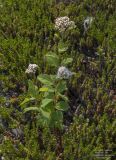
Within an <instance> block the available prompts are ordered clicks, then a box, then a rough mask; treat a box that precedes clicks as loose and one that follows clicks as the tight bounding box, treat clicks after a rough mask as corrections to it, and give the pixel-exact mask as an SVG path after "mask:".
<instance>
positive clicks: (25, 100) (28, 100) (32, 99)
mask: <svg viewBox="0 0 116 160" xmlns="http://www.w3.org/2000/svg"><path fill="white" fill-rule="evenodd" d="M34 100H35V98H33V97H32V98H25V99H24V101H23V102H22V103H21V104H20V106H23V105H24V104H25V103H28V102H30V101H34Z"/></svg>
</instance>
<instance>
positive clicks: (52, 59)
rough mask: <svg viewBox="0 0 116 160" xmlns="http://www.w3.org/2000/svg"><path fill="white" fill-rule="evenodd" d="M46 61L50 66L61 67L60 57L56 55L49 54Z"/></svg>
mask: <svg viewBox="0 0 116 160" xmlns="http://www.w3.org/2000/svg"><path fill="white" fill-rule="evenodd" d="M46 61H47V63H48V64H49V65H50V66H55V67H57V66H59V57H58V56H57V55H56V54H47V55H46Z"/></svg>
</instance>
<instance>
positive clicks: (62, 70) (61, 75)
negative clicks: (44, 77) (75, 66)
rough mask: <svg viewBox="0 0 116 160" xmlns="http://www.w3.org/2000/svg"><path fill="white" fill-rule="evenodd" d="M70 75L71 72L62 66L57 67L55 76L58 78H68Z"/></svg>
mask: <svg viewBox="0 0 116 160" xmlns="http://www.w3.org/2000/svg"><path fill="white" fill-rule="evenodd" d="M72 75H73V73H72V72H71V71H69V70H68V69H67V68H66V67H64V66H61V67H59V69H58V72H57V78H59V79H69V78H70V77H71V76H72Z"/></svg>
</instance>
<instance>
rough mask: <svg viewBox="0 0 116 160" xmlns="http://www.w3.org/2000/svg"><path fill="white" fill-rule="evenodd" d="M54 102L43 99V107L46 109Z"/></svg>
mask: <svg viewBox="0 0 116 160" xmlns="http://www.w3.org/2000/svg"><path fill="white" fill-rule="evenodd" d="M52 102H53V100H52V99H43V100H42V105H41V107H42V108H44V107H46V106H48V105H49V104H51V103H52Z"/></svg>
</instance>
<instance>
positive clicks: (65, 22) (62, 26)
mask: <svg viewBox="0 0 116 160" xmlns="http://www.w3.org/2000/svg"><path fill="white" fill-rule="evenodd" d="M75 27H76V25H75V22H74V21H70V19H69V17H67V16H65V17H58V18H56V20H55V28H56V29H57V30H59V31H60V32H64V31H65V30H66V29H68V28H69V29H73V28H75Z"/></svg>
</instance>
